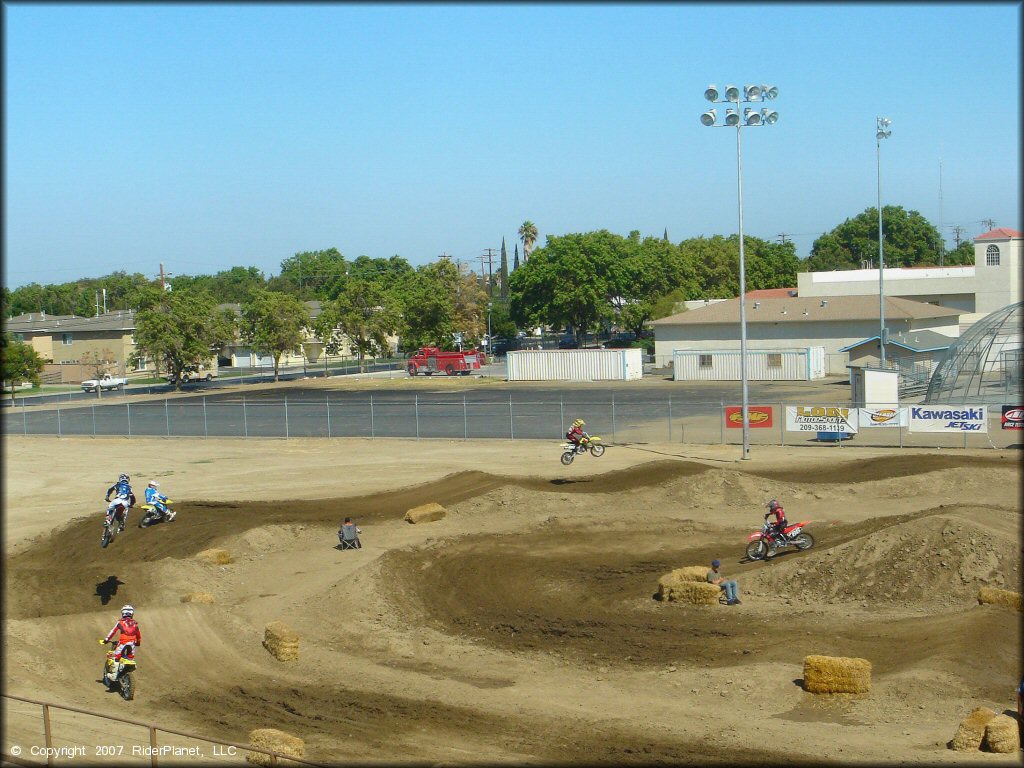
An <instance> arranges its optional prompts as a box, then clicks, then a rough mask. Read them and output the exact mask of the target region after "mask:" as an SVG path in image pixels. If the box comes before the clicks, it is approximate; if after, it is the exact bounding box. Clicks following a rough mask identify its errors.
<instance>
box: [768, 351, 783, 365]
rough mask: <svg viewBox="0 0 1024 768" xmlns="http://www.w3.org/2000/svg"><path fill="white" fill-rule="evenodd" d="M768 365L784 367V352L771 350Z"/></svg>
mask: <svg viewBox="0 0 1024 768" xmlns="http://www.w3.org/2000/svg"><path fill="white" fill-rule="evenodd" d="M768 367H769V368H781V367H782V353H781V352H769V353H768Z"/></svg>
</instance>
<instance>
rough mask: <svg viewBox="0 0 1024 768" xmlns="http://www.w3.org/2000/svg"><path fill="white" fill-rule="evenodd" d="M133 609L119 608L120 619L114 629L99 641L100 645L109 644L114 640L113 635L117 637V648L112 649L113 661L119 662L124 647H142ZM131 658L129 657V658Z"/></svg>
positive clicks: (140, 629) (128, 607) (129, 607)
mask: <svg viewBox="0 0 1024 768" xmlns="http://www.w3.org/2000/svg"><path fill="white" fill-rule="evenodd" d="M134 617H135V609H134V608H133V607H132V606H130V605H126V606H124V607H123V608H121V618H120V619H119V620H118V622H117V624H115V625H114V628H113V629H112V630H110V632H108V633H107V636H106V637H105V638H104V639H103V640H101V641H100V642H101V643H104V644H105V643H109V642H110V641H111V640H113V639H114V635H117V636H118V637H117V647H116V648H115V649H114V660H115V661H120V660H121V652H122V651H123V650H124V647H125V646H126V645H129V644H130V645H132V646H134V647H136V648H138V647H139V646H140V645H142V628H141V627H139V624H138V622H137V621H135V618H134ZM129 658H131V657H129Z"/></svg>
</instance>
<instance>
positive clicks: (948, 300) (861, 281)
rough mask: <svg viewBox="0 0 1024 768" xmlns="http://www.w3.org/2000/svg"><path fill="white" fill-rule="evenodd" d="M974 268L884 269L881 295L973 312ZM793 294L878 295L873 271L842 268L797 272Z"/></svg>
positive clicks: (876, 272) (874, 271)
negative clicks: (795, 290) (795, 292)
mask: <svg viewBox="0 0 1024 768" xmlns="http://www.w3.org/2000/svg"><path fill="white" fill-rule="evenodd" d="M975 281H976V273H975V269H974V267H971V266H956V267H927V268H922V269H905V268H902V267H894V268H892V269H889V268H887V269H886V270H885V283H884V289H885V295H886V296H896V297H903V298H908V299H913V300H914V301H924V302H928V303H933V304H938V305H939V306H942V307H949V308H951V309H961V310H963V311H964V312H974V311H975V295H974V294H975ZM796 284H797V295H798V296H801V297H804V296H824V297H828V296H870V295H871V294H875V295H876V296H877V295H878V270H877V269H843V270H835V271H833V272H799V273H797V276H796Z"/></svg>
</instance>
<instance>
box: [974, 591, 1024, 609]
mask: <svg viewBox="0 0 1024 768" xmlns="http://www.w3.org/2000/svg"><path fill="white" fill-rule="evenodd" d="M978 602H979V603H981V604H982V605H984V604H985V603H991V604H992V605H1005V606H1006V607H1007V608H1012V609H1013V610H1015V611H1024V601H1022V600H1021V595H1020V592H1011V591H1010V590H1008V589H996V588H995V587H982V588H981V589H979V590H978Z"/></svg>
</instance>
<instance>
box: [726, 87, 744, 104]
mask: <svg viewBox="0 0 1024 768" xmlns="http://www.w3.org/2000/svg"><path fill="white" fill-rule="evenodd" d="M725 100H726V101H739V100H740V89H739V88H737V87H736V86H735V85H727V86H725Z"/></svg>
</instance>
